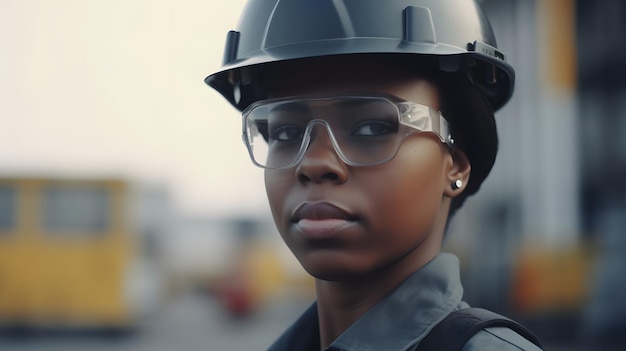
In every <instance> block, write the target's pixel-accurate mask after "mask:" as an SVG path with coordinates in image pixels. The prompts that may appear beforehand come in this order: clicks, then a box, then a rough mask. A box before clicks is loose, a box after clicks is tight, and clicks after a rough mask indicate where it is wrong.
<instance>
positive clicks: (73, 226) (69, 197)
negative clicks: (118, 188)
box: [42, 185, 110, 235]
mask: <svg viewBox="0 0 626 351" xmlns="http://www.w3.org/2000/svg"><path fill="white" fill-rule="evenodd" d="M109 201H110V200H109V194H108V193H107V191H106V189H104V188H98V187H78V186H59V185H55V186H49V187H47V188H46V189H45V190H44V191H43V199H42V204H43V211H42V216H43V227H44V229H45V231H46V232H49V233H50V234H59V235H62V234H64V233H65V234H67V233H88V234H98V233H101V232H103V231H104V230H106V229H107V224H108V221H109V218H108V217H109V216H108V215H109V214H108V209H109Z"/></svg>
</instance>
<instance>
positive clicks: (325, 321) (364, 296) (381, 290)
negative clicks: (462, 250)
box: [316, 248, 440, 349]
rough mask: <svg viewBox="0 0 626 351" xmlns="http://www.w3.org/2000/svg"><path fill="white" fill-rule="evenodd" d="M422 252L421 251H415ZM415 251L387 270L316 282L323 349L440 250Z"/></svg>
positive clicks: (389, 266) (386, 268)
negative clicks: (348, 278) (356, 277)
mask: <svg viewBox="0 0 626 351" xmlns="http://www.w3.org/2000/svg"><path fill="white" fill-rule="evenodd" d="M415 251H421V250H415ZM415 251H414V252H412V253H409V254H408V255H406V256H405V257H403V258H402V259H400V260H399V261H397V262H394V263H392V264H390V265H388V266H387V267H385V268H383V269H380V270H378V271H376V272H373V273H370V274H367V276H366V277H363V278H362V279H351V280H348V281H325V280H319V279H318V280H316V292H317V310H318V316H319V328H320V342H321V345H322V349H324V348H326V347H328V346H329V345H330V344H331V343H332V342H333V341H334V340H335V339H337V338H338V337H339V335H341V334H342V333H343V332H344V331H345V330H346V329H348V328H349V327H350V326H351V325H352V324H354V322H356V321H357V320H358V319H359V318H361V317H362V316H363V315H364V314H365V313H366V312H367V311H368V310H370V309H371V308H372V307H373V306H374V305H376V304H377V303H378V302H380V301H381V300H382V299H384V298H385V297H386V296H388V295H389V294H390V293H391V292H392V291H393V290H394V289H395V288H396V287H398V286H399V285H400V284H401V283H402V282H403V281H404V280H405V279H406V278H408V277H409V276H410V275H411V274H413V273H414V272H416V271H417V270H419V269H420V268H421V267H423V266H424V265H425V264H427V263H428V262H430V260H431V259H433V258H434V257H435V256H436V255H437V254H438V253H439V251H440V248H437V249H436V250H428V252H415Z"/></svg>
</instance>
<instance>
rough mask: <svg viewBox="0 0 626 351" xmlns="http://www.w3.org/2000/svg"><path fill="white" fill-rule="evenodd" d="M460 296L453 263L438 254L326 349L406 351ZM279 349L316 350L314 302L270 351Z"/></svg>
mask: <svg viewBox="0 0 626 351" xmlns="http://www.w3.org/2000/svg"><path fill="white" fill-rule="evenodd" d="M462 295H463V287H462V286H461V280H460V272H459V261H458V259H457V258H456V256H454V255H452V254H445V253H442V254H439V255H437V256H436V257H435V258H434V259H433V260H432V261H430V262H429V263H428V264H427V265H425V266H424V267H422V268H421V269H420V270H418V271H417V272H415V273H413V274H412V275H411V276H409V278H407V279H406V280H405V281H404V282H403V283H402V284H400V286H398V287H397V288H396V289H395V290H394V291H393V292H392V293H391V294H389V296H387V297H386V298H384V299H383V300H382V301H380V302H379V303H378V304H376V305H375V306H374V307H372V308H371V309H370V310H369V311H368V312H367V313H366V314H365V315H363V316H362V317H361V318H359V320H357V321H356V322H355V323H354V324H353V325H352V326H350V327H349V328H348V329H347V330H346V331H345V332H344V333H343V334H341V335H340V336H339V338H337V340H335V341H334V342H333V343H332V344H331V345H330V347H329V348H328V350H345V351H374V350H376V351H378V350H398V351H400V350H407V349H408V348H409V347H410V346H412V345H415V344H416V343H418V342H419V341H420V340H422V339H423V338H424V337H425V336H426V334H427V333H428V332H429V331H430V329H432V327H433V326H434V325H436V323H438V322H439V321H441V320H442V319H443V318H444V317H445V316H447V315H448V314H449V313H450V312H452V311H453V310H454V309H456V308H457V306H459V304H460V303H461V298H462ZM312 345H317V347H316V348H312V347H314V346H312ZM279 350H319V325H318V316H317V306H316V304H313V305H312V306H311V307H310V308H309V309H308V310H307V311H306V312H305V313H304V314H303V315H302V316H301V317H300V319H298V321H296V323H294V324H293V325H292V326H291V327H290V328H289V329H288V330H287V331H286V332H285V334H283V336H282V337H281V338H280V339H279V340H278V341H277V342H276V343H275V344H274V345H273V346H272V347H271V348H270V351H279Z"/></svg>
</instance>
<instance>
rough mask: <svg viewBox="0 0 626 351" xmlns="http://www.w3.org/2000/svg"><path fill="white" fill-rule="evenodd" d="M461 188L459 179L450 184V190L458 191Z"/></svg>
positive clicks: (461, 184) (461, 183)
mask: <svg viewBox="0 0 626 351" xmlns="http://www.w3.org/2000/svg"><path fill="white" fill-rule="evenodd" d="M462 186H463V182H462V181H461V180H460V179H457V180H455V181H454V182H452V190H456V189H459V188H460V187H462Z"/></svg>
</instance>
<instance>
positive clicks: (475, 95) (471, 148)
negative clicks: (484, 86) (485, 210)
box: [437, 72, 498, 217]
mask: <svg viewBox="0 0 626 351" xmlns="http://www.w3.org/2000/svg"><path fill="white" fill-rule="evenodd" d="M437 82H438V84H439V88H440V98H441V112H442V114H443V116H444V117H445V118H446V119H447V120H448V123H449V125H450V129H451V134H452V137H453V138H454V147H457V148H459V149H460V150H462V151H463V152H465V154H466V156H467V158H468V160H469V163H470V165H471V167H472V169H471V173H470V179H469V183H468V184H467V186H466V187H465V190H464V191H463V192H462V193H461V194H460V195H459V196H457V197H455V198H454V199H453V200H452V204H451V206H450V213H449V217H452V215H453V214H454V213H455V212H456V210H458V209H459V208H460V207H461V206H462V205H463V203H464V202H465V200H466V199H467V197H468V196H470V195H473V194H475V193H476V192H477V191H478V189H479V188H480V186H481V184H482V183H483V181H484V180H485V178H486V177H487V176H488V175H489V172H491V169H492V167H493V164H494V162H495V160H496V154H497V153H498V133H497V129H496V121H495V118H494V112H493V108H492V107H491V104H490V103H489V100H488V99H487V97H486V96H485V95H484V94H483V93H482V92H481V91H480V90H478V89H477V88H476V87H475V86H474V85H473V84H472V82H471V81H470V80H469V78H468V77H467V76H465V75H463V74H461V73H446V72H441V73H440V74H439V75H438V79H437Z"/></svg>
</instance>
